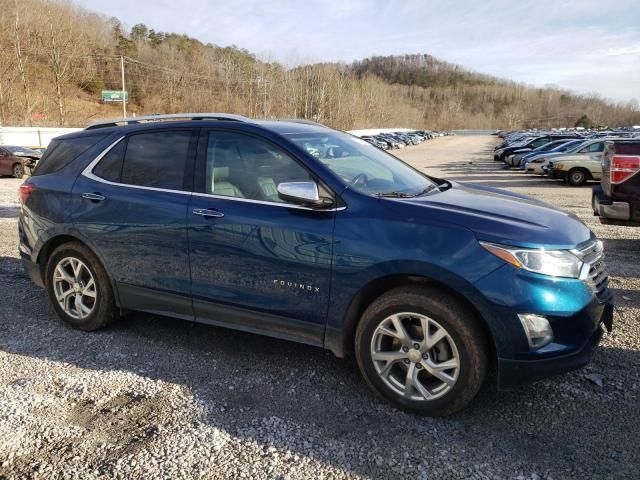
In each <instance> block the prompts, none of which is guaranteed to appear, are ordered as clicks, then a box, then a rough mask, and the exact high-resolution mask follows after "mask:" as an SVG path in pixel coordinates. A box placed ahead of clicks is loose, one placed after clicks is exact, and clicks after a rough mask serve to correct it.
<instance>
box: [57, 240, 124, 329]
mask: <svg viewBox="0 0 640 480" xmlns="http://www.w3.org/2000/svg"><path fill="white" fill-rule="evenodd" d="M45 285H46V288H47V293H48V294H49V300H50V301H51V304H52V305H53V308H54V310H55V311H56V314H57V315H58V317H60V319H61V320H62V321H64V322H65V323H66V324H68V325H70V326H71V327H73V328H77V329H79V330H87V331H90V330H98V329H100V328H103V327H106V326H107V325H109V324H111V323H112V322H114V321H115V320H117V319H118V317H119V310H118V307H117V305H116V301H115V296H114V294H113V289H112V288H111V282H110V280H109V277H108V275H107V272H106V271H105V269H104V267H103V266H102V264H101V263H100V260H98V257H96V255H95V254H94V253H93V252H92V251H91V250H89V249H88V248H87V247H86V246H84V245H83V244H81V243H79V242H70V243H65V244H63V245H61V246H59V247H58V248H56V249H55V250H54V251H53V253H52V254H51V256H50V257H49V259H48V261H47V267H46V272H45Z"/></svg>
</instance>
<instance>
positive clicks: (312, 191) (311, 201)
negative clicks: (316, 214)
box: [278, 182, 333, 207]
mask: <svg viewBox="0 0 640 480" xmlns="http://www.w3.org/2000/svg"><path fill="white" fill-rule="evenodd" d="M278 197H280V198H281V199H282V200H284V201H285V202H289V203H293V204H295V205H304V206H306V207H327V206H330V205H331V204H332V203H333V202H330V201H327V199H323V198H320V192H319V191H318V185H317V184H316V183H315V182H283V183H280V184H278Z"/></svg>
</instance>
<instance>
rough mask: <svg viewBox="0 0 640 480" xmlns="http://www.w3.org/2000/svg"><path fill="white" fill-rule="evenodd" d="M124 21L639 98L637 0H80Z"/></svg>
mask: <svg viewBox="0 0 640 480" xmlns="http://www.w3.org/2000/svg"><path fill="white" fill-rule="evenodd" d="M77 3H79V4H80V5H82V6H85V7H87V8H88V9H90V10H94V11H98V12H101V13H104V14H106V15H109V16H117V17H118V18H119V19H120V20H122V21H123V22H124V23H125V24H126V25H127V26H128V27H131V26H133V25H134V24H136V23H145V24H146V25H147V26H148V27H150V28H154V29H155V30H157V31H169V32H177V33H185V34H187V35H189V36H192V37H195V38H197V39H199V40H200V41H203V42H205V43H206V42H211V43H214V44H217V45H220V46H226V45H237V46H239V47H242V48H246V49H247V50H249V51H251V52H252V53H256V54H258V55H259V56H260V57H268V58H270V59H274V60H279V61H283V62H285V63H299V62H302V61H322V60H330V61H346V62H348V61H351V60H354V59H359V58H365V57H368V56H371V55H387V54H402V53H428V54H431V55H434V56H435V57H438V58H440V59H442V60H445V61H449V62H452V63H457V64H460V65H462V66H464V67H466V68H469V69H472V70H475V71H478V72H482V73H487V74H491V75H496V76H498V77H502V78H508V79H512V80H516V81H521V82H525V83H528V84H533V85H540V86H545V85H554V86H558V87H561V88H567V89H570V90H573V91H575V92H578V93H590V92H595V93H598V94H600V95H602V96H604V97H608V98H610V99H613V100H616V101H627V100H630V99H637V100H639V101H640V0H616V1H615V2H612V1H610V2H606V1H602V0H580V1H571V2H569V1H562V0H553V1H552V0H539V1H524V0H522V1H517V0H516V1H503V0H457V1H448V0H436V1H433V0H405V1H393V0H369V1H366V0H325V1H316V0H297V1H294V0H280V1H279V0H270V1H268V0H226V1H211V0H209V1H207V0H178V1H176V0H153V1H151V0H109V1H106V0H78V1H77Z"/></svg>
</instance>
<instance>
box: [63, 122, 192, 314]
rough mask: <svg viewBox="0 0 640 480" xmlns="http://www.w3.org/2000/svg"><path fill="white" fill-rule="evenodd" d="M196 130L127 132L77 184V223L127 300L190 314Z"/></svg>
mask: <svg viewBox="0 0 640 480" xmlns="http://www.w3.org/2000/svg"><path fill="white" fill-rule="evenodd" d="M197 135H198V130H196V129H171V130H160V131H158V130H151V131H150V130H147V131H142V132H139V133H134V134H131V135H128V136H126V137H123V138H121V139H118V141H117V143H115V144H114V145H112V147H111V148H110V150H109V151H108V152H106V153H104V154H103V155H101V156H100V157H98V159H96V160H94V161H93V162H92V163H91V164H90V165H89V166H88V167H87V168H86V169H85V171H84V172H83V173H82V174H81V175H80V176H79V177H78V179H77V180H76V182H75V184H74V187H73V213H72V221H73V224H74V226H75V228H76V229H77V230H78V231H79V233H80V235H81V236H82V237H83V238H85V239H87V241H88V242H89V243H90V244H91V247H92V248H94V249H95V251H96V252H97V253H98V255H99V256H100V258H101V260H102V261H103V263H104V264H105V267H106V269H107V271H108V272H109V274H110V275H111V277H112V279H113V280H114V281H115V283H116V285H117V290H118V294H119V298H120V302H121V306H123V307H125V308H131V309H135V310H143V311H149V312H155V313H160V314H168V315H172V316H179V317H184V318H192V309H191V300H190V291H191V285H190V271H189V253H188V239H187V225H186V217H187V206H188V204H189V198H190V196H191V193H190V192H191V189H192V181H193V163H194V159H195V152H196V147H197Z"/></svg>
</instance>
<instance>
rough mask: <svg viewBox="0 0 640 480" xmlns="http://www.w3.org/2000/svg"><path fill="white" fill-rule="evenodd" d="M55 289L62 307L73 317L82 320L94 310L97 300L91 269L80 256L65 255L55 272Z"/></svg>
mask: <svg viewBox="0 0 640 480" xmlns="http://www.w3.org/2000/svg"><path fill="white" fill-rule="evenodd" d="M53 290H54V293H55V296H56V300H57V302H58V305H60V308H62V310H64V312H65V313H66V314H67V315H69V316H70V317H71V318H75V319H78V320H82V319H84V318H87V317H88V316H89V315H91V313H92V312H93V309H94V307H95V305H96V301H97V293H98V292H97V290H96V283H95V280H94V278H93V275H92V274H91V270H89V268H88V267H87V266H86V265H85V264H84V263H83V262H82V261H81V260H79V259H78V258H75V257H65V258H63V259H62V260H60V261H59V262H58V265H56V268H55V270H54V272H53Z"/></svg>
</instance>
